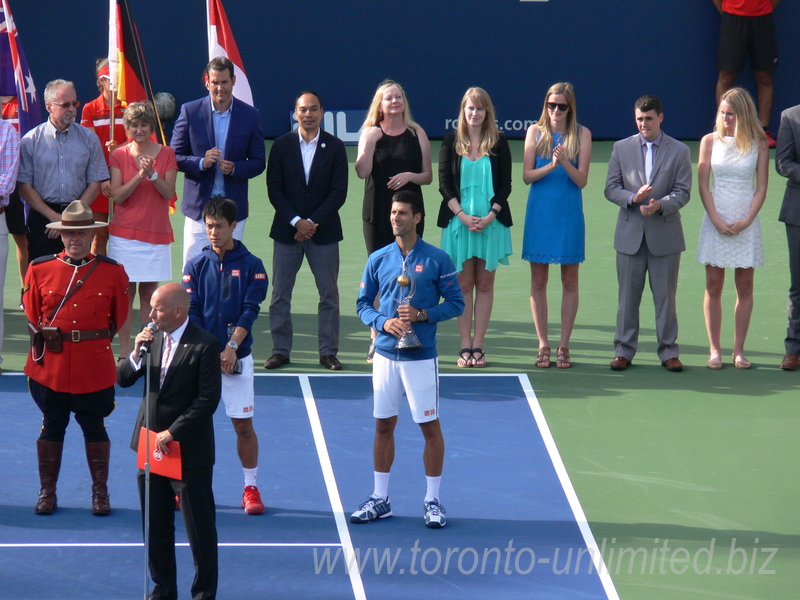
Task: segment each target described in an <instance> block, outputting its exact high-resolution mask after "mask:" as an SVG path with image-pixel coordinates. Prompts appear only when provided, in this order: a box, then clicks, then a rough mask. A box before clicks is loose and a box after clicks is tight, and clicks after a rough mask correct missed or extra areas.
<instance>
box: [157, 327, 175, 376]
mask: <svg viewBox="0 0 800 600" xmlns="http://www.w3.org/2000/svg"><path fill="white" fill-rule="evenodd" d="M171 350H172V336H171V335H170V334H168V333H165V334H164V351H163V352H162V353H161V376H160V377H159V378H158V388H159V389H161V386H163V385H164V377H166V376H167V367H169V355H170V352H171Z"/></svg>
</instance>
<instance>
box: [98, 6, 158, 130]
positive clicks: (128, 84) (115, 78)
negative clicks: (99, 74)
mask: <svg viewBox="0 0 800 600" xmlns="http://www.w3.org/2000/svg"><path fill="white" fill-rule="evenodd" d="M109 10H110V12H109V15H110V19H109V30H108V65H109V77H110V79H111V89H112V90H113V91H114V92H115V93H116V96H117V98H119V100H120V102H122V105H123V106H127V105H128V104H130V103H131V102H142V101H144V100H149V101H150V102H153V105H155V102H154V95H153V88H152V86H151V85H150V77H149V75H148V73H147V65H146V64H145V62H144V54H143V52H142V44H141V42H140V41H139V32H138V30H137V29H136V23H135V22H134V20H133V17H132V16H131V11H130V8H129V6H128V0H110V6H109ZM160 121H161V119H160V117H159V123H160ZM162 129H163V128H162ZM160 142H161V143H162V144H163V143H165V142H164V134H163V130H162V132H161V140H160Z"/></svg>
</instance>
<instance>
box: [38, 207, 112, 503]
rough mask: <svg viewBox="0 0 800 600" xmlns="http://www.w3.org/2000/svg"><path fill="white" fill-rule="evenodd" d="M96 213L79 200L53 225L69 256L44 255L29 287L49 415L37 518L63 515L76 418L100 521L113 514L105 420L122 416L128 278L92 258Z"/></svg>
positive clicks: (41, 448)
mask: <svg viewBox="0 0 800 600" xmlns="http://www.w3.org/2000/svg"><path fill="white" fill-rule="evenodd" d="M105 226H106V224H105V223H102V222H100V221H98V222H95V221H94V219H93V218H92V211H91V209H90V208H89V207H88V206H87V205H86V204H84V203H83V202H81V201H79V200H76V201H74V202H72V203H70V204H69V206H68V207H67V208H66V209H65V210H64V212H63V213H62V215H61V221H56V222H54V223H49V224H48V225H47V227H48V228H49V229H55V230H57V231H59V233H60V235H61V240H62V241H63V243H64V250H63V251H62V252H60V253H59V254H51V255H48V256H42V257H41V258H38V259H37V260H34V261H33V262H32V263H31V265H30V267H29V268H28V273H27V275H26V277H25V286H24V288H23V302H24V304H25V314H26V315H27V317H28V320H29V322H30V323H29V330H30V333H31V351H30V353H29V354H28V360H27V363H26V365H25V374H26V375H28V377H29V380H28V386H29V388H30V392H31V396H32V397H33V400H34V402H36V405H37V406H38V407H39V409H40V410H41V411H42V429H41V432H40V434H39V439H38V440H37V441H36V448H37V452H38V458H39V479H40V481H41V491H40V492H39V501H38V502H37V503H36V514H39V515H49V514H52V512H53V511H54V510H55V509H56V482H57V481H58V473H59V470H60V468H61V451H62V448H63V446H64V433H65V431H66V428H67V425H68V424H69V419H70V414H71V413H74V414H75V420H76V421H77V422H78V425H80V427H81V429H82V430H83V437H84V440H85V442H86V459H87V461H88V463H89V471H90V473H91V476H92V514H95V515H108V514H109V513H110V512H111V506H110V504H109V501H108V489H107V487H106V482H107V480H108V460H109V454H110V450H111V442H110V441H109V439H108V434H107V433H106V429H105V425H104V422H103V419H104V418H105V417H107V416H108V415H109V414H111V411H113V410H114V384H115V383H116V381H117V370H116V364H115V361H114V353H113V351H112V349H111V339H112V338H113V337H114V333H115V332H116V330H117V326H118V325H120V324H122V323H124V322H125V318H126V317H127V314H128V298H127V288H128V276H127V275H126V274H125V269H124V268H123V267H122V265H120V264H118V263H116V262H115V261H113V260H111V259H110V258H106V257H105V256H95V255H94V254H91V252H90V250H91V247H92V240H93V239H94V233H95V230H96V229H97V228H98V227H105Z"/></svg>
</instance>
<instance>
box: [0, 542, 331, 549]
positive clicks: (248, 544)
mask: <svg viewBox="0 0 800 600" xmlns="http://www.w3.org/2000/svg"><path fill="white" fill-rule="evenodd" d="M175 546H176V547H178V546H180V547H183V548H188V547H189V542H176V543H175ZM217 546H220V547H225V548H320V547H326V546H330V547H331V548H339V547H341V544H338V543H331V542H323V543H320V544H311V543H297V544H291V543H277V542H246V543H243V542H219V543H218V544H217ZM142 547H144V543H143V542H132V543H121V542H120V543H118V542H87V543H82V542H67V543H63V544H59V543H46V544H45V543H31V544H0V548H142Z"/></svg>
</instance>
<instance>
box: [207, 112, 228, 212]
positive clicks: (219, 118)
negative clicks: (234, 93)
mask: <svg viewBox="0 0 800 600" xmlns="http://www.w3.org/2000/svg"><path fill="white" fill-rule="evenodd" d="M211 106H212V108H211V119H212V120H213V121H214V143H215V145H216V146H217V148H219V149H220V151H222V158H225V144H226V143H227V141H228V128H229V127H230V124H231V107H230V106H229V107H228V110H226V111H224V112H221V111H218V110H215V109H214V108H213V106H214V105H213V104H212V105H211ZM231 106H233V103H231ZM215 168H216V172H215V173H214V187H212V188H211V197H212V198H216V197H218V196H225V176H224V175H223V174H222V171H220V169H219V163H217V165H216V167H215Z"/></svg>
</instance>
